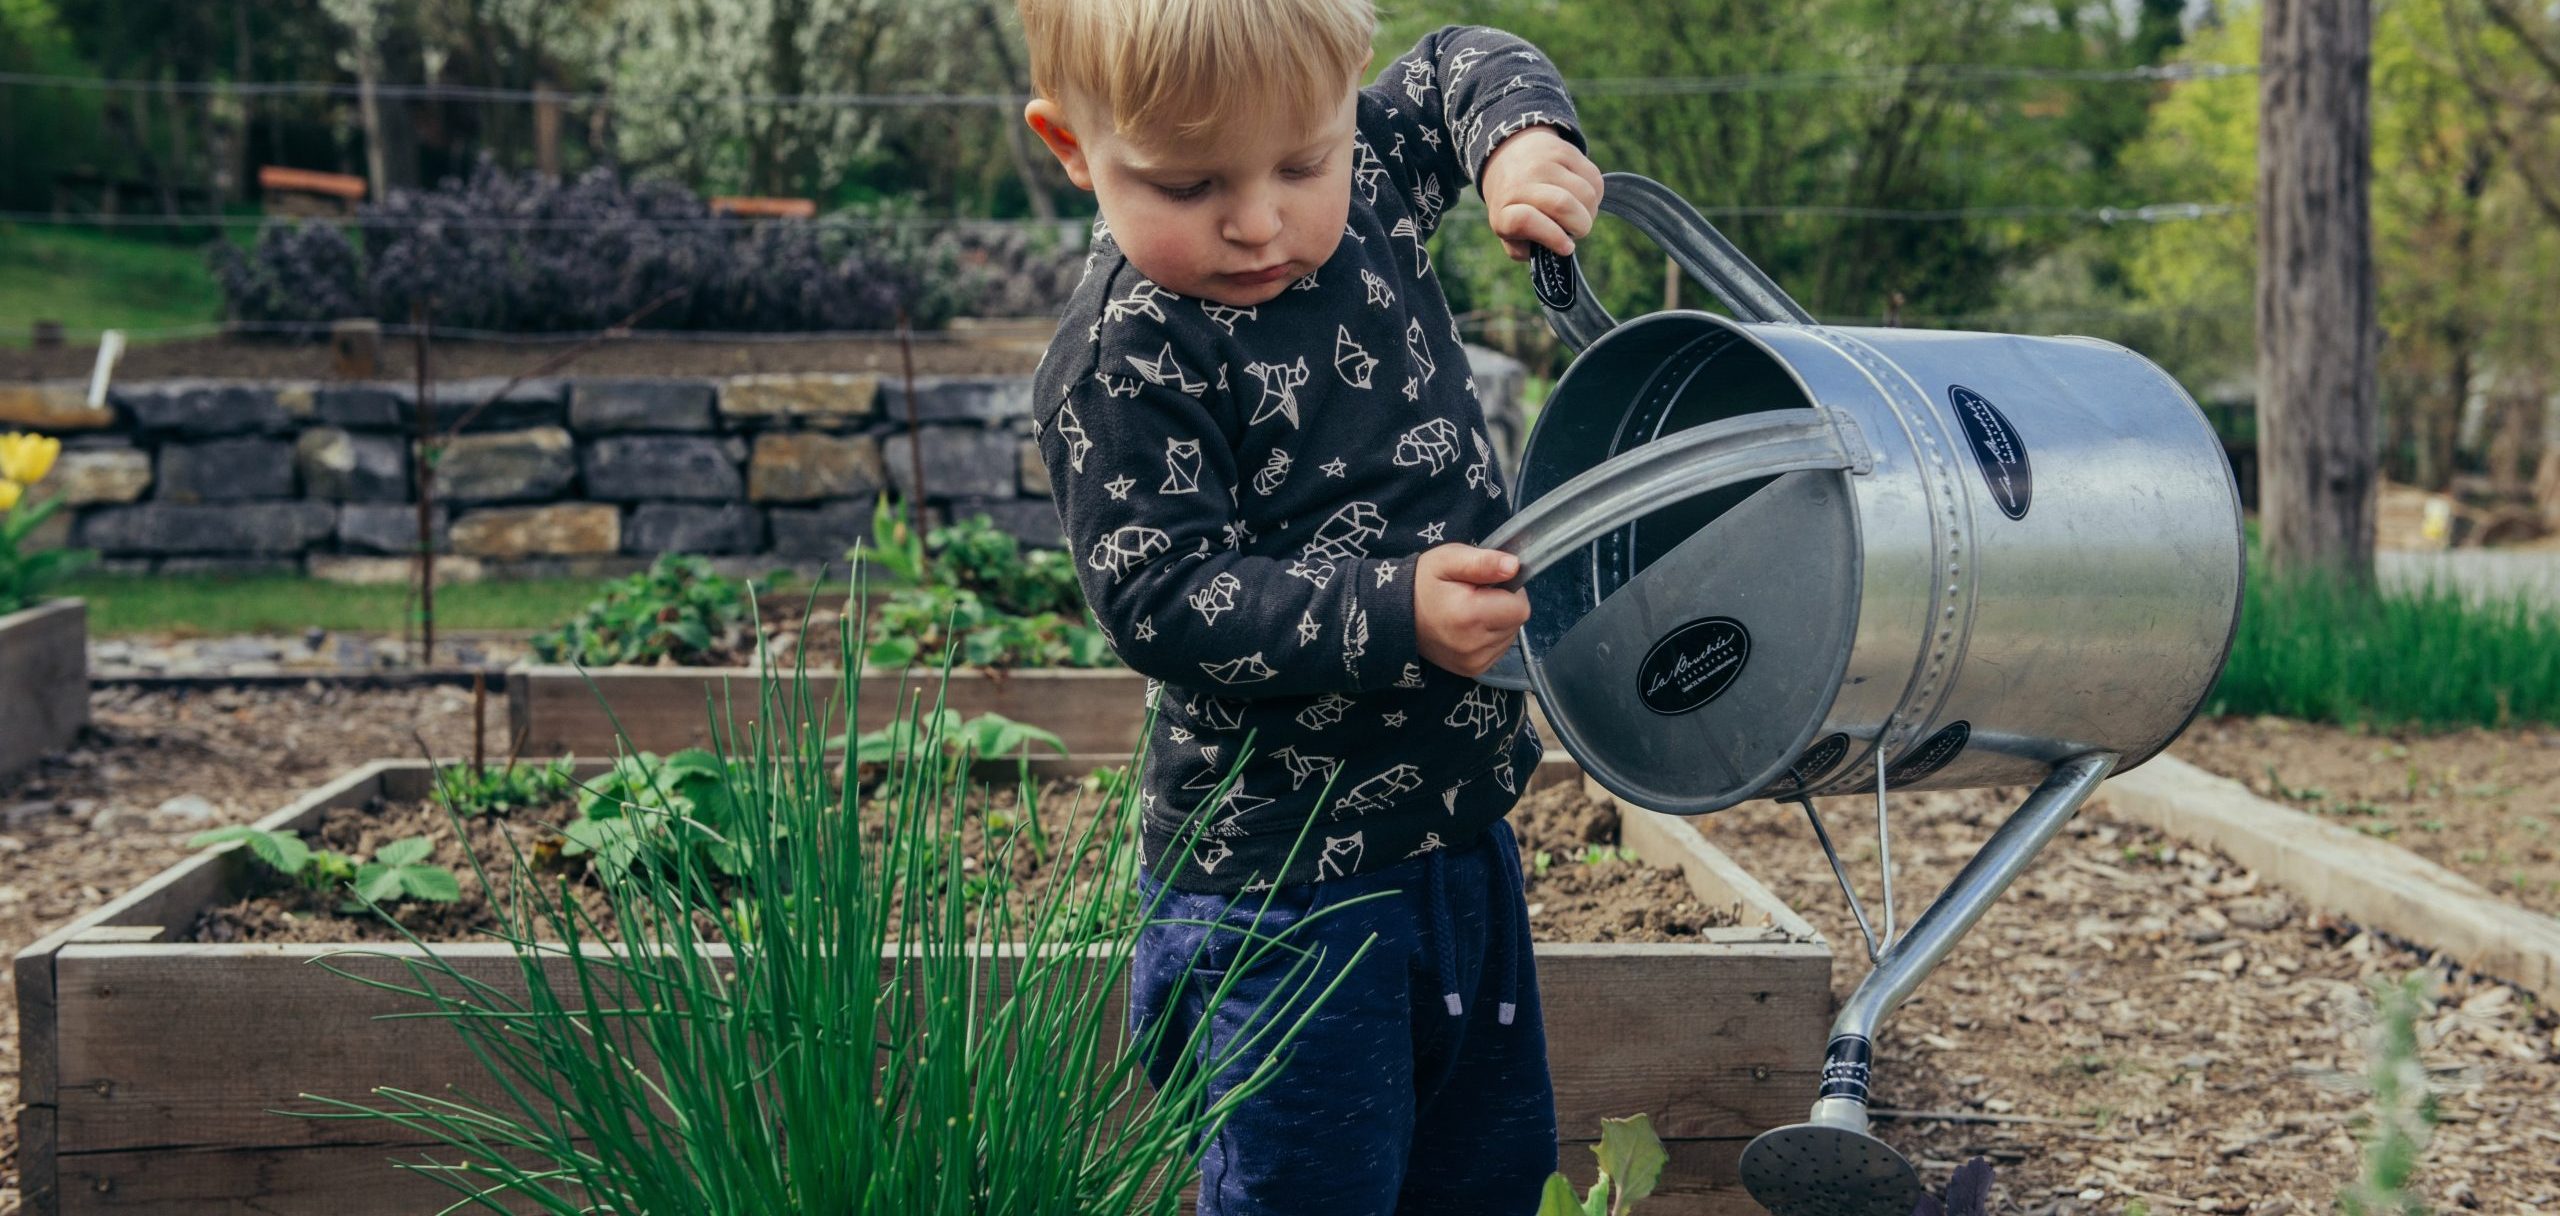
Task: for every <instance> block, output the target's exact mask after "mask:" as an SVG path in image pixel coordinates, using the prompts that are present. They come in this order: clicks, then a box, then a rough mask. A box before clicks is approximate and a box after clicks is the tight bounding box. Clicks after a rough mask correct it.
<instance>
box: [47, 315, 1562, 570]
mask: <svg viewBox="0 0 2560 1216" xmlns="http://www.w3.org/2000/svg"><path fill="white" fill-rule="evenodd" d="M1470 353H1471V354H1472V355H1474V356H1475V358H1476V362H1477V367H1476V369H1475V372H1476V376H1477V378H1478V382H1479V383H1480V384H1486V385H1493V386H1496V387H1495V389H1493V390H1490V391H1487V392H1486V394H1485V397H1486V407H1487V411H1488V413H1489V414H1491V415H1493V417H1494V419H1495V422H1494V425H1495V428H1496V430H1497V433H1501V434H1516V433H1517V432H1518V430H1519V428H1518V426H1517V423H1516V419H1517V418H1518V416H1519V412H1518V411H1519V399H1518V395H1517V386H1518V384H1519V382H1520V376H1519V375H1518V374H1517V369H1518V367H1519V365H1518V364H1517V363H1513V362H1511V361H1510V360H1508V359H1505V358H1503V357H1502V356H1500V355H1498V354H1494V353H1492V352H1490V351H1475V350H1471V352H1470ZM1505 365H1508V366H1507V369H1506V367H1505ZM1506 373H1507V374H1506ZM501 386H502V382H500V381H495V380H460V381H452V382H445V383H439V384H437V385H435V386H433V398H434V400H433V401H432V402H431V406H432V409H431V414H432V423H433V426H434V427H435V429H436V431H437V433H438V434H439V435H443V434H444V433H445V432H446V431H448V430H450V429H451V428H452V427H453V426H454V425H455V424H456V423H457V422H459V423H461V424H462V429H461V432H460V433H459V434H457V435H454V436H452V437H451V438H450V440H449V441H448V442H446V443H445V444H444V446H443V449H442V452H441V455H440V456H439V458H438V459H437V460H436V461H435V467H434V469H433V475H434V478H435V485H434V509H433V512H432V518H431V519H430V521H429V522H430V524H431V526H432V529H433V534H434V538H435V544H436V546H437V551H438V552H439V553H442V554H449V555H452V562H453V569H454V572H455V573H457V574H460V575H462V576H463V577H473V576H478V575H481V574H501V575H510V576H530V575H577V576H584V575H592V574H609V573H618V572H621V571H624V570H628V569H633V568H636V567H638V566H640V565H643V564H645V563H646V562H647V561H648V560H649V559H650V558H651V557H654V556H655V555H657V554H660V553H696V554H705V555H711V556H714V557H717V558H721V559H726V560H730V561H734V562H736V563H739V564H742V565H747V566H758V565H771V564H791V565H797V566H801V567H804V568H805V567H810V566H814V565H816V564H818V563H820V562H840V561H841V560H842V558H843V556H844V554H845V551H846V549H848V548H849V547H851V546H852V545H853V543H854V542H855V541H857V540H860V539H863V538H865V537H867V536H868V535H869V534H870V527H871V514H872V507H873V504H874V502H875V501H876V499H877V498H878V496H879V495H880V494H881V493H882V492H883V491H884V490H885V491H892V492H894V493H896V494H897V495H898V496H899V497H901V498H908V497H912V496H914V495H915V494H916V493H917V487H916V485H915V480H916V476H917V473H918V471H919V469H918V466H919V460H918V450H919V448H920V449H921V454H922V456H921V462H920V463H921V472H922V475H923V479H924V486H923V493H924V496H925V502H926V503H927V504H928V507H929V511H930V515H931V516H932V517H933V518H935V519H937V520H939V519H952V518H966V517H968V516H971V515H979V514H983V515H986V516H988V517H989V518H991V519H992V520H993V521H994V522H995V523H996V525H997V526H998V527H1000V528H1002V529H1004V530H1005V531H1006V532H1009V533H1011V534H1013V535H1014V536H1017V537H1019V538H1021V539H1022V540H1023V541H1024V542H1026V543H1028V544H1032V545H1041V546H1051V547H1054V546H1056V545H1058V544H1059V543H1061V537H1060V535H1059V531H1058V520H1057V515H1056V512H1055V510H1054V508H1053V507H1052V506H1051V504H1050V502H1049V497H1048V496H1049V479H1048V472H1047V469H1046V468H1045V467H1044V466H1043V465H1042V464H1041V461H1040V456H1039V451H1038V449H1037V448H1036V447H1035V446H1034V445H1033V444H1032V442H1031V439H1030V429H1031V380H1030V377H1029V376H1027V375H1023V376H919V377H917V378H916V386H915V400H914V402H913V404H912V406H910V403H909V402H908V401H907V397H906V392H905V390H904V387H903V385H902V383H901V382H900V381H899V380H898V379H896V378H887V377H881V376H878V375H874V374H869V373H825V372H819V373H790V374H776V375H754V376H737V377H731V378H728V379H725V380H708V379H589V378H578V379H561V380H529V381H526V382H524V383H521V384H518V385H515V386H513V387H510V388H506V390H505V392H504V393H503V395H500V396H498V397H497V398H496V400H495V401H494V402H493V403H490V404H488V405H487V406H486V408H482V406H483V403H484V402H490V399H491V395H492V394H493V393H498V392H499V390H500V388H501ZM85 388H86V386H85V384H74V383H68V382H56V383H44V384H32V385H8V386H0V430H10V429H27V430H35V431H40V432H44V433H48V434H55V435H60V436H62V437H63V440H64V450H63V453H62V458H61V461H60V463H59V465H58V466H57V471H56V472H55V474H54V475H53V477H52V478H51V479H49V480H48V483H47V488H48V489H51V490H58V491H59V492H61V493H62V494H63V496H64V498H65V500H66V502H67V504H68V508H69V509H67V510H65V511H63V512H62V513H60V514H59V515H57V516H56V517H55V520H54V521H53V523H52V525H51V529H52V530H51V533H50V535H48V536H45V537H40V538H39V543H44V542H52V543H68V544H74V545H78V546H81V547H84V548H89V549H94V550H97V551H98V553H99V554H100V557H101V559H102V565H103V567H104V568H105V569H106V570H108V571H111V572H125V573H144V572H165V573H187V572H198V573H201V572H223V573H254V572H284V571H305V570H307V571H309V572H311V573H315V574H321V575H326V576H331V577H339V578H348V579H356V580H365V579H382V580H396V579H399V578H401V577H404V576H405V572H406V570H407V567H408V565H409V560H408V558H407V556H406V555H408V554H410V553H413V552H415V550H416V548H417V544H418V511H417V506H416V499H415V498H414V496H413V495H412V490H411V487H412V484H413V482H412V478H413V469H412V467H411V466H412V464H413V462H414V461H415V460H416V459H417V455H416V451H417V444H416V435H417V429H418V419H417V411H416V410H415V408H414V404H415V402H416V399H417V395H416V392H415V389H414V388H413V386H410V385H406V384H396V383H387V382H382V383H376V382H365V383H335V384H311V383H286V384H278V383H264V382H253V381H213V380H202V381H174V380H173V381H146V382H137V383H129V384H124V385H120V386H118V387H117V388H116V389H114V390H113V391H112V392H111V393H110V397H111V403H112V408H110V409H107V410H91V409H88V408H87V407H86V406H85V404H83V402H82V396H83V393H84V392H85ZM1506 390H1507V391H1506ZM910 419H912V420H913V427H914V429H913V430H912V431H911V430H910V429H909V428H910ZM919 441H920V442H919Z"/></svg>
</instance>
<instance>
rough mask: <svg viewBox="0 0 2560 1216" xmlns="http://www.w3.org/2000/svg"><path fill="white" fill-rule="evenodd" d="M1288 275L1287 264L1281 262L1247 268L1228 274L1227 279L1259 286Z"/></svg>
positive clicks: (1250, 285)
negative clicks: (1259, 268)
mask: <svg viewBox="0 0 2560 1216" xmlns="http://www.w3.org/2000/svg"><path fill="white" fill-rule="evenodd" d="M1288 276H1289V264H1288V263H1287V262H1282V263H1280V264H1279V265H1277V266H1266V267H1264V268H1263V269H1261V270H1247V271H1241V272H1238V273H1236V274H1231V275H1228V276H1227V281H1228V282H1231V283H1240V284H1242V285H1244V286H1246V287H1259V286H1261V285H1263V284H1265V283H1276V282H1278V281H1280V280H1281V279H1284V278H1287V277H1288Z"/></svg>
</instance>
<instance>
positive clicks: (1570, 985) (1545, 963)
mask: <svg viewBox="0 0 2560 1216" xmlns="http://www.w3.org/2000/svg"><path fill="white" fill-rule="evenodd" d="M335 949H340V948H336V947H326V946H311V945H302V946H282V945H240V944H226V945H189V944H150V945H74V946H69V947H66V948H65V949H64V950H63V951H62V952H61V953H60V955H59V956H58V957H57V961H56V964H55V968H56V977H57V995H56V1006H57V1019H58V1021H57V1025H58V1026H59V1031H58V1034H59V1043H58V1046H57V1048H56V1051H57V1057H58V1065H57V1080H56V1085H55V1089H54V1095H55V1097H54V1101H55V1103H56V1105H57V1107H58V1108H59V1111H60V1120H61V1123H60V1133H59V1134H60V1142H61V1146H62V1151H64V1152H66V1153H68V1152H94V1151H105V1150H111V1149H129V1148H139V1147H145V1146H152V1145H158V1146H163V1147H170V1148H176V1147H181V1146H190V1145H204V1146H213V1145H240V1144H266V1145H278V1144H319V1143H333V1142H342V1141H346V1140H351V1139H353V1140H363V1139H372V1138H379V1136H380V1131H379V1129H373V1130H368V1129H366V1128H364V1127H363V1126H362V1125H361V1124H355V1123H340V1122H329V1121H311V1120H301V1119H290V1118H286V1117H283V1116H276V1115H268V1114H265V1113H263V1112H264V1111H266V1110H267V1109H268V1108H270V1107H275V1108H294V1109H309V1108H308V1107H305V1106H301V1105H300V1104H299V1103H297V1102H296V1100H295V1097H294V1096H295V1095H296V1094H298V1093H300V1092H302V1091H304V1090H312V1091H314V1092H328V1091H327V1089H326V1087H327V1086H328V1085H330V1084H331V1083H335V1084H337V1085H338V1086H339V1087H341V1088H342V1089H343V1090H344V1092H343V1093H340V1094H336V1095H334V1096H343V1097H353V1096H357V1095H360V1094H362V1093H363V1092H364V1091H365V1090H366V1089H368V1088H369V1087H371V1086H374V1085H395V1086H401V1087H405V1088H410V1089H419V1090H425V1091H429V1092H433V1091H436V1090H439V1089H440V1088H441V1087H442V1086H444V1085H445V1084H447V1083H451V1082H456V1081H460V1082H463V1083H466V1084H468V1083H472V1082H474V1081H476V1080H478V1079H480V1078H481V1077H482V1076H483V1074H482V1072H481V1069H480V1066H479V1065H478V1064H477V1063H476V1061H475V1060H474V1059H473V1058H472V1056H471V1055H470V1053H469V1050H468V1048H467V1047H466V1046H465V1045H464V1044H463V1043H462V1041H461V1040H460V1038H459V1037H458V1036H456V1035H455V1034H453V1033H452V1032H451V1031H450V1029H449V1028H448V1027H445V1026H443V1025H442V1024H441V1023H437V1022H435V1021H433V1020H374V1019H375V1018H376V1017H377V1015H381V1014H389V1013H398V1012H414V1011H417V1010H420V1009H424V1008H426V1006H425V1005H424V1004H423V1003H422V1002H418V1001H416V1000H414V999H412V998H408V997H405V996H401V995H398V994H396V993H390V992H385V991H382V990H379V989H375V988H370V987H366V986H364V985H362V984H359V983H357V982H355V981H354V980H351V979H348V978H346V977H344V976H340V975H337V974H333V973H331V972H330V971H327V970H324V969H323V968H321V967H318V966H314V965H312V963H311V960H312V959H313V958H315V957H317V956H320V955H323V954H327V953H329V952H331V951H332V950H335ZM367 949H368V950H371V951H374V952H376V953H377V954H378V955H380V956H381V957H360V956H357V955H347V954H341V955H340V956H339V957H337V958H334V959H332V960H330V961H331V965H332V966H336V967H338V968H341V969H343V970H346V971H349V972H353V973H355V974H359V975H364V976H368V977H371V978H375V979H378V980H381V981H385V982H397V983H401V984H404V985H415V984H417V983H419V982H422V980H421V979H420V978H417V977H412V976H410V975H409V974H407V973H406V972H405V971H404V970H403V969H401V968H400V967H399V965H398V964H397V962H396V961H395V960H397V959H398V958H401V957H403V956H406V957H412V958H414V957H416V955H415V953H414V951H413V950H411V949H410V948H407V947H400V946H380V947H367ZM439 953H440V954H441V955H442V956H443V957H444V958H446V959H448V960H450V961H451V962H452V963H453V965H454V966H455V967H456V968H457V969H458V970H460V971H461V972H462V973H463V974H465V975H467V976H469V977H470V978H472V979H473V980H476V981H479V982H481V983H486V984H489V985H490V986H491V987H492V988H494V989H498V990H501V991H506V992H509V993H515V994H521V993H522V992H523V991H524V987H523V984H522V982H521V980H522V977H521V975H520V974H519V972H518V970H517V964H516V961H515V959H514V956H513V955H512V954H511V953H509V952H507V951H506V950H505V949H504V947H502V946H497V945H494V944H484V943H465V944H454V945H449V946H445V947H443V948H441V949H440V951H439ZM1536 968H1537V971H1538V977H1539V989H1540V993H1541V997H1542V1000H1543V1001H1544V1003H1545V1008H1546V1020H1547V1036H1548V1043H1549V1054H1550V1057H1551V1059H1552V1060H1553V1069H1552V1071H1553V1073H1554V1076H1555V1080H1556V1087H1557V1100H1558V1105H1559V1109H1560V1111H1562V1112H1565V1113H1567V1114H1568V1115H1569V1116H1570V1117H1573V1118H1580V1119H1586V1120H1587V1119H1597V1118H1599V1117H1600V1115H1602V1114H1618V1113H1628V1112H1631V1111H1633V1110H1644V1111H1648V1112H1650V1113H1651V1114H1653V1116H1654V1119H1655V1123H1656V1126H1657V1127H1660V1128H1661V1129H1662V1130H1663V1131H1664V1133H1665V1134H1666V1135H1686V1136H1708V1135H1738V1134H1743V1133H1746V1132H1750V1131H1756V1130H1757V1129H1759V1128H1762V1127H1766V1126H1769V1125H1771V1124H1773V1123H1774V1122H1777V1121H1779V1120H1781V1119H1783V1118H1785V1117H1789V1116H1792V1115H1793V1114H1794V1113H1795V1108H1796V1107H1797V1106H1799V1105H1801V1097H1802V1095H1803V1094H1804V1093H1807V1092H1810V1091H1811V1089H1812V1088H1813V1086H1814V1084H1815V1074H1816V1072H1817V1071H1818V1070H1819V1068H1820V1059H1819V1042H1818V1041H1817V1040H1818V1036H1808V1035H1806V1034H1803V1033H1800V1032H1801V1031H1802V1028H1803V1027H1804V1026H1807V1025H1818V1024H1819V1023H1820V1021H1821V1020H1822V1018H1823V1015H1824V1014H1825V1012H1826V1009H1827V1003H1828V1001H1829V999H1830V998H1829V993H1828V990H1827V984H1828V981H1829V959H1828V957H1827V956H1825V955H1823V954H1821V953H1820V952H1818V951H1816V950H1814V949H1812V948H1810V947H1808V946H1805V945H1803V944H1799V943H1765V944H1752V943H1737V944H1731V945H1712V946H1700V945H1569V944H1543V945H1540V946H1539V947H1538V949H1537V957H1536ZM548 972H549V974H550V976H551V982H552V983H553V984H554V985H555V986H558V987H561V988H563V989H572V990H573V988H572V986H573V985H574V977H573V975H572V972H571V969H570V967H569V965H568V964H567V963H566V962H565V960H552V961H551V963H550V964H549V966H548ZM427 978H432V979H434V982H435V983H436V984H437V986H438V988H439V990H448V989H446V985H448V984H449V983H450V981H449V980H445V979H442V978H440V977H427ZM170 1009H184V1010H186V1011H187V1019H186V1022H187V1033H185V1034H183V1035H179V1034H172V1033H171V1032H170V1026H169V1023H168V1021H167V1018H166V1011H167V1010H170ZM207 1043H220V1044H223V1045H224V1046H223V1048H222V1050H220V1051H208V1050H206V1049H205V1045H206V1044H207Z"/></svg>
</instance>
